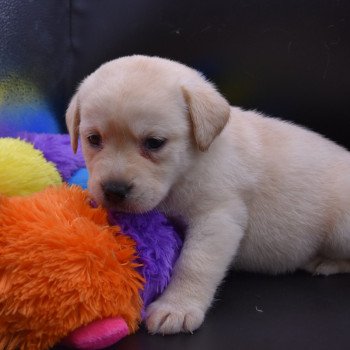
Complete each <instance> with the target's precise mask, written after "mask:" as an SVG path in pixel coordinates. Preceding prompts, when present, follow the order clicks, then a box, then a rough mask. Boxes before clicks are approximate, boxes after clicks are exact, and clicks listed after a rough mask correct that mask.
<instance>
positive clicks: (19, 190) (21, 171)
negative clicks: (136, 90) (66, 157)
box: [0, 138, 62, 196]
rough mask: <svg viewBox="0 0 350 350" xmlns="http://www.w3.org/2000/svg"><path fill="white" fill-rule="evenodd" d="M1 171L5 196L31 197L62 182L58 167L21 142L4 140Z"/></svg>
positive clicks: (0, 189) (0, 183)
mask: <svg viewBox="0 0 350 350" xmlns="http://www.w3.org/2000/svg"><path fill="white" fill-rule="evenodd" d="M33 164H35V166H33ZM0 169H1V172H0V194H1V195H6V196H15V195H28V194H32V193H35V192H39V191H41V190H43V189H44V188H46V187H48V186H49V185H59V184H61V183H62V179H61V176H60V174H59V173H58V171H57V169H56V167H55V165H54V164H53V163H51V162H48V161H47V160H46V159H45V158H44V156H43V154H42V152H40V151H38V150H36V149H35V148H34V147H33V146H32V145H31V144H30V143H28V142H25V141H22V140H19V139H13V138H1V139H0Z"/></svg>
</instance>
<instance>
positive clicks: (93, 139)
mask: <svg viewBox="0 0 350 350" xmlns="http://www.w3.org/2000/svg"><path fill="white" fill-rule="evenodd" d="M87 140H88V142H89V144H90V145H91V146H92V147H101V145H102V137H101V135H99V134H92V135H90V136H88V137H87Z"/></svg>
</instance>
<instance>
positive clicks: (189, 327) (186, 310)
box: [146, 299, 204, 334]
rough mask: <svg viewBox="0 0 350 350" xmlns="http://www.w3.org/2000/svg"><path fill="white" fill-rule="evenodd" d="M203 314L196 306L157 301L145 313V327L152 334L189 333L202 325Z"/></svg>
mask: <svg viewBox="0 0 350 350" xmlns="http://www.w3.org/2000/svg"><path fill="white" fill-rule="evenodd" d="M203 320H204V312H203V311H202V310H201V309H200V308H198V307H197V306H191V305H188V306H187V305H183V304H182V305H178V304H175V303H170V302H167V301H162V300H161V299H160V300H157V301H155V302H154V303H152V304H150V305H149V306H148V308H147V311H146V326H147V328H148V331H149V332H150V333H152V334H155V333H161V334H173V333H179V332H190V333H192V332H193V331H194V330H196V329H197V328H199V326H200V325H201V324H202V323H203Z"/></svg>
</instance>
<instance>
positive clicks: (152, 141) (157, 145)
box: [143, 137, 167, 151]
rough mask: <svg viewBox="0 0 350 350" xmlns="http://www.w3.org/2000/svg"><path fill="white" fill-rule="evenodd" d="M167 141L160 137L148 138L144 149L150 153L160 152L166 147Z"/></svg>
mask: <svg viewBox="0 0 350 350" xmlns="http://www.w3.org/2000/svg"><path fill="white" fill-rule="evenodd" d="M166 141H167V140H166V139H164V138H160V137H148V138H147V139H145V140H144V141H143V147H144V148H145V149H146V150H148V151H158V150H159V149H161V148H162V147H163V146H164V145H165V143H166Z"/></svg>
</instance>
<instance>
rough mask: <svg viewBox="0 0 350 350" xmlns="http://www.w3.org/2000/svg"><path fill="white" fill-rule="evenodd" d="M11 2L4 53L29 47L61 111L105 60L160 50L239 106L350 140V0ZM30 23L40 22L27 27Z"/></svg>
mask: <svg viewBox="0 0 350 350" xmlns="http://www.w3.org/2000/svg"><path fill="white" fill-rule="evenodd" d="M2 2H4V1H2ZM4 3H6V2H4ZM8 3H11V4H13V3H18V5H17V9H15V10H16V11H17V14H14V13H15V12H16V11H14V12H12V18H13V19H12V20H11V21H12V22H11V21H10V22H11V28H13V29H12V30H14V31H15V32H16V31H17V32H16V33H17V34H14V35H12V36H9V35H8V34H6V35H7V43H8V44H7V47H6V50H9V53H8V52H5V53H4V50H2V51H1V54H0V57H1V59H4V57H6V58H7V60H8V58H9V57H10V58H11V57H12V56H11V55H12V50H13V49H14V47H17V49H18V47H20V49H21V50H22V51H23V55H24V56H25V57H26V60H27V59H28V61H29V62H33V63H34V64H35V65H36V69H35V74H37V75H38V79H39V80H40V81H41V82H42V83H43V85H45V84H46V85H47V86H48V92H49V93H50V94H52V92H53V91H54V92H55V94H56V102H55V103H56V104H57V99H58V101H59V102H60V103H58V106H57V110H58V112H59V113H58V114H60V113H61V112H62V111H63V110H64V108H65V106H66V103H67V98H68V96H70V95H71V94H72V93H73V91H74V89H75V88H76V86H77V84H78V82H79V81H80V80H81V79H82V78H83V77H84V76H86V75H87V74H89V73H91V72H92V71H93V70H94V69H96V68H97V67H98V66H99V65H100V64H101V63H103V62H104V61H106V60H110V59H113V58H116V57H119V56H123V55H129V54H134V53H141V54H148V55H159V56H165V57H168V58H172V59H175V60H179V61H182V62H184V63H186V64H189V65H191V66H194V67H195V68H198V69H199V70H202V71H203V72H204V73H205V74H206V75H207V76H208V78H210V79H211V80H212V81H214V82H215V83H216V84H217V85H218V87H219V89H220V90H221V91H222V92H223V94H224V95H225V96H226V97H227V98H228V99H229V101H230V102H231V103H232V104H236V105H240V106H243V107H246V108H254V109H258V110H261V111H263V112H266V113H268V114H272V115H275V116H279V117H281V118H285V119H290V120H293V121H296V122H297V123H300V124H303V125H307V126H308V127H310V128H312V129H314V130H316V131H318V132H321V133H322V134H325V135H327V136H328V137H329V138H332V139H334V140H336V141H338V142H339V143H341V144H343V145H345V146H347V147H348V148H350V137H348V130H350V118H349V113H348V110H349V109H350V98H349V92H350V79H349V78H350V68H349V64H348V63H349V62H350V2H349V1H346V0H344V1H341V0H339V1H338V0H328V1H327V0H304V1H302V0H299V1H298V0H283V1H281V0H240V1H239V0H226V1H224V0H201V1H200V0H187V1H168V0H124V1H122V0H121V1H115V0H98V1H88V0H71V1H62V0H61V1H46V0H37V1H35V0H34V1H10V2H8ZM19 4H20V5H19ZM22 4H25V5H22ZM11 6H12V5H11ZM23 8H25V11H24V10H23ZM18 12H22V16H24V17H23V18H24V22H22V20H21V21H20V20H19V18H20V15H19V14H18ZM1 21H3V19H1ZM0 23H1V22H0ZM23 23H24V24H25V26H26V28H28V27H30V28H31V30H26V32H23V31H20V30H18V28H19V27H21V25H22V24H23ZM24 24H23V25H24ZM33 28H34V30H33ZM2 35H3V34H2ZM1 42H3V40H2V41H1ZM48 43H49V44H48ZM50 45H51V46H50ZM52 47H53V49H52V50H49V48H52ZM27 68H29V69H32V68H30V67H28V65H27ZM51 79H54V80H56V82H52V81H51ZM62 90H63V91H62ZM60 117H61V115H60Z"/></svg>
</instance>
